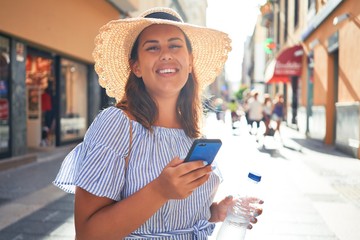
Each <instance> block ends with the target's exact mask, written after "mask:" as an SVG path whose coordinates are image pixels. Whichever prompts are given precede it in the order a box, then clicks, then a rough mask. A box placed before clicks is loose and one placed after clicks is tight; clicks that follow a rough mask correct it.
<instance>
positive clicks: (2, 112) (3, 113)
mask: <svg viewBox="0 0 360 240" xmlns="http://www.w3.org/2000/svg"><path fill="white" fill-rule="evenodd" d="M8 119H9V102H8V100H7V99H6V98H0V120H8Z"/></svg>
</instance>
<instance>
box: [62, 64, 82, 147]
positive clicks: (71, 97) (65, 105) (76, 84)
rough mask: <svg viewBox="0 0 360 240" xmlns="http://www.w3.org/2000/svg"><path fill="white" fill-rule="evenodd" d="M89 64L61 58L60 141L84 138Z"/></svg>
mask: <svg viewBox="0 0 360 240" xmlns="http://www.w3.org/2000/svg"><path fill="white" fill-rule="evenodd" d="M87 76H88V72H87V66H86V65H85V64H82V63H78V62H75V61H71V60H67V59H62V60H61V79H60V133H61V136H60V141H61V142H66V141H71V140H79V139H82V138H83V137H84V135H85V132H86V129H87V116H88V111H87V109H88V107H87V103H88V101H87V100H88V98H87V96H88V94H87V93H88V86H87Z"/></svg>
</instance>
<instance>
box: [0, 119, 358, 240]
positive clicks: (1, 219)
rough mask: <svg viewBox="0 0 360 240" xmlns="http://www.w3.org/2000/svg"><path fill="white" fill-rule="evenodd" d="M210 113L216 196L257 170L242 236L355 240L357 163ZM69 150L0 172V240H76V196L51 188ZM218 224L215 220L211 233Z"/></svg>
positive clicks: (295, 136) (292, 136)
mask: <svg viewBox="0 0 360 240" xmlns="http://www.w3.org/2000/svg"><path fill="white" fill-rule="evenodd" d="M228 119H229V118H228V116H227V118H226V121H225V122H226V123H223V122H219V121H217V120H216V119H215V117H214V116H213V115H212V114H210V117H209V118H208V120H207V125H206V126H207V128H206V133H207V137H208V138H218V137H220V138H221V139H222V140H223V147H222V149H221V150H220V152H219V155H218V157H217V161H216V162H217V164H218V169H219V170H220V172H221V174H222V176H223V179H224V180H223V182H222V183H221V185H220V187H219V190H218V193H217V195H216V199H222V198H223V197H224V196H227V195H229V194H232V195H234V194H236V192H237V190H239V191H241V184H242V182H243V181H244V179H245V177H246V173H247V171H249V170H255V171H257V172H259V173H261V174H262V181H261V187H262V191H261V195H262V197H263V199H264V200H265V203H264V206H263V207H264V213H263V215H262V216H261V217H259V222H258V223H257V224H256V225H255V226H254V228H253V230H250V231H248V233H247V238H246V239H247V240H254V239H257V240H258V239H267V240H268V239H270V240H271V239H276V240H335V239H338V240H358V239H360V231H358V226H360V217H359V216H360V178H359V177H358V176H360V161H359V160H357V159H354V158H351V157H348V156H347V155H344V154H342V153H340V152H338V151H336V150H335V149H334V148H333V147H330V146H325V145H323V144H322V143H321V142H319V141H314V140H308V139H306V138H305V137H304V136H303V135H301V134H299V133H298V132H296V131H294V130H292V129H289V128H287V127H285V126H284V127H283V128H282V130H283V131H282V134H281V138H280V136H275V137H266V138H264V137H259V138H258V139H256V137H255V136H254V135H249V132H248V129H247V127H246V124H245V123H244V121H242V122H240V123H239V125H238V128H237V129H235V130H233V129H232V128H231V126H230V124H229V121H228ZM69 149H70V148H69V147H67V148H66V147H65V148H62V149H57V150H56V151H55V152H51V151H49V152H41V153H40V155H39V159H38V161H37V162H35V163H31V164H27V165H23V166H21V167H17V168H13V169H9V170H5V171H1V172H0V239H1V240H3V239H4V240H15V239H16V240H21V239H25V240H32V239H51V240H59V239H64V240H67V239H74V227H73V213H72V211H73V206H72V205H73V196H72V195H69V194H66V193H64V192H62V191H61V190H59V189H57V188H55V187H54V186H52V184H51V181H52V180H53V179H54V177H55V175H56V173H57V170H58V169H59V167H60V164H61V161H62V159H63V157H64V155H65V153H66V152H68V151H69ZM219 227H220V224H217V227H216V229H215V233H214V234H213V235H214V236H213V237H211V238H210V239H211V240H214V239H215V236H216V232H217V231H218V229H219Z"/></svg>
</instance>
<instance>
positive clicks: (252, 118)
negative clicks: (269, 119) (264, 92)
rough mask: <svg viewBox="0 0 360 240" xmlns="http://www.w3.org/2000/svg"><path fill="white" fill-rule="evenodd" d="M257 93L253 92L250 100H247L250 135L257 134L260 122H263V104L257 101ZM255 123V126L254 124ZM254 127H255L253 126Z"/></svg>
mask: <svg viewBox="0 0 360 240" xmlns="http://www.w3.org/2000/svg"><path fill="white" fill-rule="evenodd" d="M258 98H259V93H258V92H257V91H254V92H253V93H252V98H251V99H250V100H249V105H248V108H249V110H248V111H249V122H248V124H249V125H250V133H254V134H257V133H258V131H259V127H260V122H261V121H262V120H263V104H262V103H261V102H260V101H259V99H258ZM254 123H255V124H254ZM254 125H255V126H254Z"/></svg>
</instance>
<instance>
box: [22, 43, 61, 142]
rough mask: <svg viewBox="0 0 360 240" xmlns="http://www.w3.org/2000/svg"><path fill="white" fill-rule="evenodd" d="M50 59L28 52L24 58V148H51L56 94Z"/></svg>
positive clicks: (43, 55)
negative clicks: (25, 129) (25, 137)
mask: <svg viewBox="0 0 360 240" xmlns="http://www.w3.org/2000/svg"><path fill="white" fill-rule="evenodd" d="M54 76H55V74H54V59H53V58H52V57H51V55H50V54H47V53H43V52H40V51H37V50H34V49H31V48H30V49H28V55H27V57H26V104H27V105H26V108H27V145H28V147H30V148H37V147H52V146H55V139H56V137H55V122H56V121H55V111H54V103H55V101H54V99H55V93H56V89H55V88H56V84H55V77H54Z"/></svg>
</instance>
